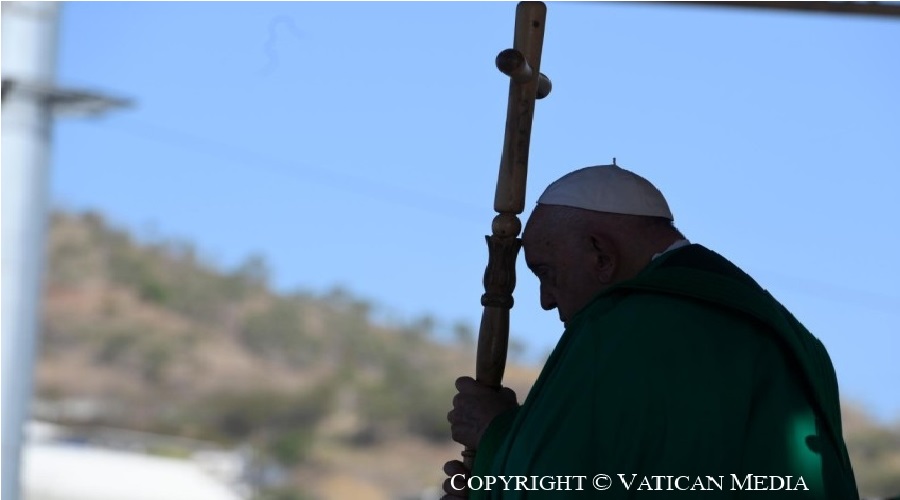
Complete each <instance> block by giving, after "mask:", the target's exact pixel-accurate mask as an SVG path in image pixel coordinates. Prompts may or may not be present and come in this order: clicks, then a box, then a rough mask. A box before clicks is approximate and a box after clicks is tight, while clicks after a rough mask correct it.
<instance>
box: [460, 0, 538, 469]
mask: <svg viewBox="0 0 900 500" xmlns="http://www.w3.org/2000/svg"><path fill="white" fill-rule="evenodd" d="M546 17H547V7H546V6H545V5H544V4H543V3H542V2H520V3H519V4H518V5H517V6H516V27H515V38H514V40H513V48H512V49H507V50H504V51H503V52H500V54H499V55H498V56H497V61H496V63H497V68H498V69H499V70H500V71H502V72H503V73H504V74H506V75H508V76H509V77H510V82H509V104H508V106H507V110H506V135H505V137H504V140H503V154H502V156H501V157H500V175H499V177H498V179H497V190H496V192H495V193H494V210H495V211H496V212H499V215H497V216H496V217H494V220H493V223H492V224H491V230H492V231H493V234H492V235H491V236H485V239H486V240H487V244H488V264H487V268H486V269H485V271H484V292H485V293H484V295H482V296H481V305H483V306H484V312H483V313H482V316H481V327H480V329H479V332H478V353H477V354H476V362H475V379H476V380H478V382H480V383H482V384H484V385H487V386H489V387H493V388H496V389H498V390H499V389H500V383H501V381H502V380H503V372H504V370H505V369H506V352H507V344H508V341H509V310H510V309H511V308H512V306H513V296H512V293H513V289H515V287H516V256H517V255H518V253H519V248H520V247H521V245H522V242H521V240H519V238H518V236H519V232H520V231H521V230H522V223H521V222H520V221H519V218H518V217H517V216H518V215H519V214H521V213H522V211H523V210H524V209H525V180H526V178H527V174H528V148H529V145H530V143H531V122H532V119H533V118H534V102H535V99H540V98H543V97H545V96H546V95H547V94H549V93H550V88H551V85H550V80H549V79H548V78H547V77H546V76H544V75H543V74H541V72H540V67H541V50H542V47H543V43H544V20H545V19H546ZM462 455H463V463H464V464H465V465H466V467H468V468H469V470H471V469H472V465H473V464H474V462H475V451H474V450H470V449H466V450H465V451H463V452H462Z"/></svg>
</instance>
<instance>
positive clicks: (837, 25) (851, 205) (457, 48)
mask: <svg viewBox="0 0 900 500" xmlns="http://www.w3.org/2000/svg"><path fill="white" fill-rule="evenodd" d="M514 9H515V4H513V3H287V2H285V3H281V2H275V3H170V2H162V3H105V2H103V3H69V4H66V5H65V6H64V8H63V16H62V27H61V34H60V52H59V74H58V77H59V81H60V83H61V84H63V85H67V86H76V87H86V88H91V89H94V90H99V91H104V92H108V93H111V94H114V95H117V96H122V97H128V98H131V99H134V101H135V103H136V106H135V107H134V108H132V109H129V110H125V111H119V112H115V113H111V114H109V115H107V116H105V117H103V118H99V119H63V120H60V121H58V123H57V126H56V129H55V148H56V149H55V151H54V158H53V165H52V169H53V178H52V198H53V201H54V203H55V204H56V205H57V206H61V207H67V208H70V209H78V210H80V209H87V208H91V209H95V210H100V211H102V212H103V213H105V214H106V215H107V216H108V217H109V219H110V220H111V221H113V222H114V223H115V224H118V225H119V226H121V227H125V228H129V229H131V230H133V231H135V232H136V233H137V234H139V235H141V237H143V238H155V237H174V238H178V239H184V240H189V241H192V242H194V243H196V244H197V246H198V248H199V250H200V251H201V253H202V254H204V255H206V256H207V257H208V258H209V259H211V260H212V261H213V262H215V263H217V264H218V265H220V266H222V267H225V268H227V267H231V266H234V265H236V264H237V263H239V262H240V261H242V260H243V259H245V258H246V257H247V256H248V255H250V254H260V255H263V256H264V257H265V258H266V259H267V261H268V262H269V264H270V267H271V269H272V272H273V280H274V282H275V284H276V285H277V286H278V287H279V288H280V289H282V290H291V289H304V290H311V291H314V292H324V291H327V290H328V289H330V288H331V287H333V286H342V287H345V288H346V289H348V290H350V291H352V292H353V293H354V294H357V295H359V296H361V297H363V298H367V299H369V300H372V301H373V302H375V303H376V304H378V305H380V307H381V314H382V315H384V316H393V317H397V318H400V319H404V320H408V319H412V318H415V317H418V316H420V315H423V314H426V313H431V314H433V315H434V316H436V317H437V318H438V319H439V320H441V321H442V322H443V323H444V324H445V325H449V324H450V323H452V322H454V321H457V320H462V321H466V322H469V323H470V324H472V325H475V324H477V322H478V318H479V317H480V314H481V307H480V304H479V297H480V294H481V293H482V287H481V277H482V273H483V271H484V266H485V264H486V262H487V251H486V247H485V245H484V242H483V235H484V234H488V233H489V232H490V221H491V219H492V217H493V215H494V213H493V210H492V200H493V189H494V184H495V182H496V176H497V168H498V162H499V157H500V148H501V145H502V141H503V125H504V120H505V113H506V98H507V97H506V96H507V86H508V80H507V79H506V78H505V77H503V76H502V75H501V74H500V73H499V72H498V71H497V70H496V69H495V68H494V66H493V59H494V57H495V56H496V54H497V52H499V51H500V50H502V49H504V48H507V47H509V46H511V44H512V34H513V19H514ZM897 28H898V24H897V21H892V20H887V19H877V18H873V19H870V18H857V17H849V18H848V17H837V16H831V15H810V14H793V13H783V12H776V13H772V12H759V11H749V10H732V9H713V8H698V7H688V6H663V5H647V4H631V5H622V4H603V3H560V4H556V3H551V4H549V5H548V17H547V31H546V37H545V45H544V59H543V65H542V69H543V71H544V72H545V73H546V74H547V75H549V76H550V78H551V79H552V80H553V84H554V88H553V92H552V94H551V95H550V96H549V97H548V98H547V99H545V100H543V101H540V102H539V103H538V106H537V110H536V115H535V124H534V131H533V139H532V150H531V151H532V152H531V162H530V172H529V186H528V195H527V199H526V206H527V207H528V208H527V209H526V213H525V214H523V219H524V216H527V213H528V211H530V208H531V207H532V206H533V204H534V201H535V200H536V198H537V196H538V195H539V194H540V192H541V191H542V190H543V188H544V187H545V186H546V185H547V184H548V183H550V182H552V181H553V180H555V179H556V178H558V177H560V176H561V175H563V174H565V173H566V172H568V171H570V170H573V169H575V168H580V167H584V166H588V165H596V164H605V163H609V162H610V161H611V160H612V158H613V157H616V158H617V161H618V164H619V165H621V166H623V167H625V168H629V169H631V170H634V171H636V172H638V173H640V174H641V175H643V176H645V177H647V178H648V179H650V180H651V181H652V182H653V183H654V184H655V185H656V186H657V187H659V188H660V189H661V190H662V191H663V193H664V194H665V195H666V197H667V199H668V201H669V204H670V206H671V208H672V211H673V213H674V214H675V218H676V224H677V225H678V227H679V228H680V229H681V230H682V231H683V232H684V233H685V234H686V235H687V236H688V237H689V238H690V239H691V240H692V241H694V242H698V243H702V244H704V245H706V246H707V247H709V248H712V249H714V250H716V251H718V252H719V253H722V254H723V255H725V256H726V257H728V258H730V259H731V260H732V261H734V262H735V263H737V264H738V265H740V266H742V267H743V268H744V269H745V270H746V271H748V272H749V273H750V274H751V275H753V276H754V277H755V278H756V279H757V280H758V281H759V282H760V283H761V284H762V285H763V286H764V287H766V288H768V289H769V290H770V291H771V292H772V293H773V294H774V295H775V296H776V297H778V298H779V299H780V300H781V301H782V302H783V303H784V304H785V305H786V306H788V308H789V309H791V310H792V311H793V312H794V314H795V315H796V316H797V317H798V318H799V319H800V320H801V321H802V322H803V323H804V324H806V325H807V327H809V328H810V330H812V331H813V333H815V334H816V335H817V336H819V337H820V338H821V339H822V341H823V342H824V343H825V345H826V346H827V347H828V349H829V351H830V353H831V355H832V358H833V360H834V364H835V367H836V368H837V371H838V377H839V381H840V383H841V388H842V391H843V395H844V396H846V397H848V398H850V399H854V400H857V401H860V402H862V403H864V404H865V405H866V406H867V407H868V408H869V409H871V410H872V411H874V412H875V413H876V414H877V415H878V416H879V417H881V418H883V419H889V418H890V419H894V418H900V393H898V391H897V390H896V383H897V382H896V381H898V380H900V363H897V362H896V359H897V357H898V354H900V340H898V333H900V292H898V291H897V289H896V283H897V282H898V278H900V272H898V271H900V265H898V263H897V259H896V258H895V256H894V255H893V254H894V253H895V252H896V249H897V248H898V247H900V236H898V230H897V227H898V224H897V222H896V221H897V216H898V214H900V197H898V196H897V185H898V183H900V140H898V138H900V100H898V99H897V94H896V89H897V88H900V66H898V65H897V64H896V48H897V47H898V46H900V30H898V29H897ZM522 260H523V259H521V258H520V259H519V265H518V273H519V283H518V287H517V290H516V301H517V302H516V307H515V308H514V309H513V313H512V335H513V337H514V338H516V339H518V340H520V341H522V342H525V343H526V344H527V345H528V346H529V351H530V352H531V353H532V355H534V356H539V355H541V354H543V353H545V352H547V351H548V350H549V349H550V348H551V347H552V346H553V345H554V344H555V342H556V340H557V338H558V336H559V334H560V333H561V325H560V324H559V323H558V320H557V315H556V313H555V312H549V313H548V312H544V311H542V310H541V309H540V307H539V304H538V296H537V283H536V280H535V279H534V278H533V277H532V276H531V275H530V273H528V271H527V269H526V268H525V266H524V262H522ZM473 364H474V362H473Z"/></svg>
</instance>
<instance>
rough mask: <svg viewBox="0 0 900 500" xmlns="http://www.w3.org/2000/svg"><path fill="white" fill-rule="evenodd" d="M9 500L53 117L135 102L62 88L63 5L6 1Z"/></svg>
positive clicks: (22, 412)
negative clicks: (58, 84)
mask: <svg viewBox="0 0 900 500" xmlns="http://www.w3.org/2000/svg"><path fill="white" fill-rule="evenodd" d="M0 12H2V25H0V32H2V55H0V57H2V61H3V62H2V69H0V73H2V123H0V129H2V139H0V150H2V156H0V165H2V177H0V209H2V241H3V244H2V259H0V260H2V263H0V266H2V269H0V276H2V312H0V314H2V316H0V322H2V350H3V353H2V386H3V387H2V390H3V393H2V405H3V406H2V410H0V411H2V414H3V429H2V460H3V472H2V492H0V493H2V498H3V500H18V499H19V498H20V496H21V487H20V477H21V456H22V445H23V434H24V432H23V431H24V426H25V423H26V422H27V420H28V417H29V415H30V406H31V396H32V392H33V387H34V365H35V354H36V350H37V336H38V332H39V317H40V311H41V307H40V305H41V300H40V298H41V292H42V288H43V287H42V281H43V268H44V252H45V243H46V229H47V214H48V208H49V182H48V179H49V172H48V170H49V168H48V167H49V164H50V150H51V135H52V130H53V118H54V116H55V115H56V114H58V113H59V112H66V113H72V112H74V113H75V114H81V115H84V114H88V115H91V114H99V113H102V112H103V111H105V110H108V109H110V108H113V107H121V106H124V105H128V102H127V101H124V100H121V99H111V98H108V97H105V96H102V95H98V94H95V93H91V92H86V91H79V90H70V89H61V88H58V87H56V85H55V80H56V47H57V36H58V20H59V4H58V3H55V2H52V3H45V2H3V5H2V11H0Z"/></svg>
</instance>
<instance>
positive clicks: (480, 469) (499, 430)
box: [472, 407, 519, 476]
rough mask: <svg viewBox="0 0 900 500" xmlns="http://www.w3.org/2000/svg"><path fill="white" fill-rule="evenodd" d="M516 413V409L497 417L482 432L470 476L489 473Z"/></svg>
mask: <svg viewBox="0 0 900 500" xmlns="http://www.w3.org/2000/svg"><path fill="white" fill-rule="evenodd" d="M518 412H519V408H518V407H516V408H513V409H510V410H507V411H505V412H503V413H501V414H500V415H497V416H496V417H495V418H494V420H492V421H491V423H490V425H488V428H487V430H485V431H484V435H483V436H482V437H481V442H479V443H478V452H477V453H476V454H475V465H474V466H473V467H472V475H474V476H484V475H487V474H489V473H490V472H489V471H490V469H491V464H492V463H493V461H494V457H495V456H496V455H497V451H498V450H499V449H500V445H501V444H503V441H504V440H505V439H506V436H507V434H508V433H509V430H510V428H511V427H512V423H513V420H515V418H516V414H517V413H518Z"/></svg>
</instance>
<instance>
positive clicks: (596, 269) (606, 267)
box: [590, 233, 619, 286]
mask: <svg viewBox="0 0 900 500" xmlns="http://www.w3.org/2000/svg"><path fill="white" fill-rule="evenodd" d="M590 238H591V245H593V247H594V253H593V269H592V270H591V272H592V273H593V274H594V278H596V279H598V280H599V281H600V283H602V284H603V285H604V286H609V285H612V284H613V282H614V280H615V278H616V274H617V271H618V269H619V252H618V251H617V249H616V245H615V244H614V243H613V241H612V240H611V239H610V238H609V237H607V236H606V235H604V234H600V233H593V234H591V235H590Z"/></svg>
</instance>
